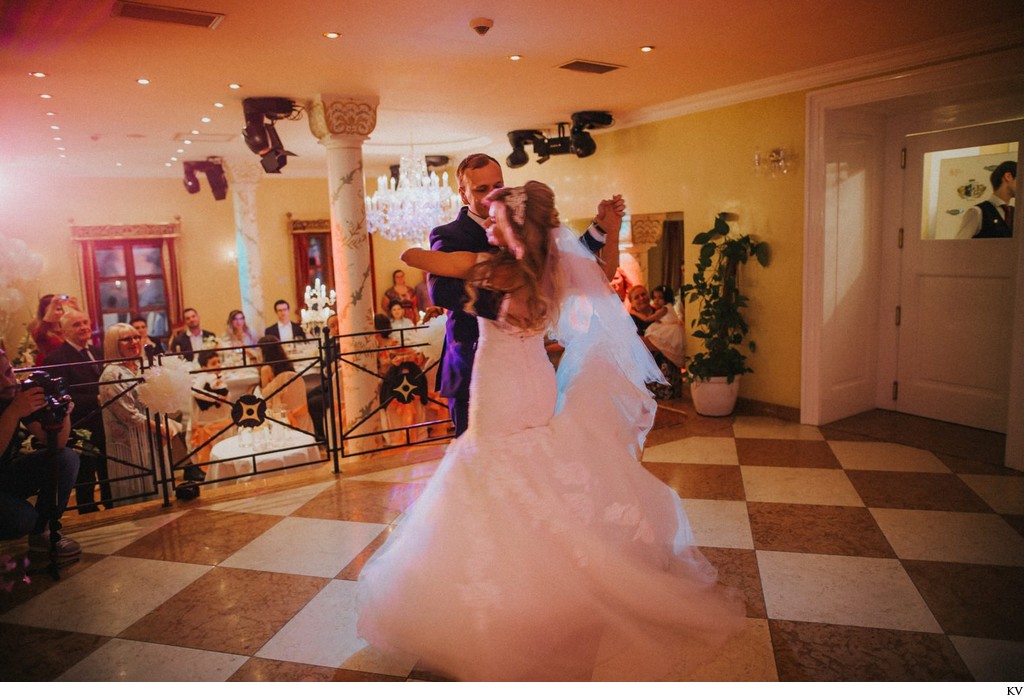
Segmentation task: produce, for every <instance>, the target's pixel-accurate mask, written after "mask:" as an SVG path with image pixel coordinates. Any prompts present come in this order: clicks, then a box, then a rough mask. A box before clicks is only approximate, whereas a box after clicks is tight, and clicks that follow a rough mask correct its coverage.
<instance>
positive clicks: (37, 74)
mask: <svg viewBox="0 0 1024 700" xmlns="http://www.w3.org/2000/svg"><path fill="white" fill-rule="evenodd" d="M29 75H31V76H32V77H33V78H45V77H46V73H43V72H42V71H36V72H35V73H29Z"/></svg>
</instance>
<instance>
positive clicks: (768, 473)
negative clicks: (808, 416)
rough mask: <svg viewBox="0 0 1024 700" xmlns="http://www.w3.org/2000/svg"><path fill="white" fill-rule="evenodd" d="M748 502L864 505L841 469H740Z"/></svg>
mask: <svg viewBox="0 0 1024 700" xmlns="http://www.w3.org/2000/svg"><path fill="white" fill-rule="evenodd" d="M740 470H741V472H742V474H743V489H744V491H745V492H746V495H747V500H748V501H765V502H768V503H803V504H808V505H821V506H862V505H864V502H863V501H861V498H860V496H859V495H858V494H857V490H856V489H855V488H853V484H851V483H850V480H849V479H848V478H847V477H846V474H844V473H843V472H842V470H839V469H808V468H804V467H740Z"/></svg>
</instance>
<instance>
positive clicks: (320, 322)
mask: <svg viewBox="0 0 1024 700" xmlns="http://www.w3.org/2000/svg"><path fill="white" fill-rule="evenodd" d="M336 296H337V295H336V294H335V293H334V290H333V289H332V290H331V292H330V294H328V293H327V287H326V286H325V285H324V283H323V282H321V281H320V278H319V277H318V278H317V280H316V282H315V283H314V284H313V286H309V285H306V294H305V296H304V298H303V299H304V301H305V303H306V308H304V309H302V330H304V331H306V335H307V336H318V335H320V334H321V333H323V332H324V328H326V327H327V319H329V318H330V317H331V315H332V314H333V313H334V312H333V311H332V310H331V307H332V306H334V303H335V301H336Z"/></svg>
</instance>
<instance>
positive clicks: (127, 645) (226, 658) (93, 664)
mask: <svg viewBox="0 0 1024 700" xmlns="http://www.w3.org/2000/svg"><path fill="white" fill-rule="evenodd" d="M248 660H249V657H248V656H238V655H237V654H222V653H219V652H215V651H203V650H202V649H186V648H185V647H172V646H165V645H163V644H150V643H148V642H135V641H131V640H128V639H111V640H110V641H109V642H107V643H106V644H104V645H103V646H101V647H100V648H99V649H97V650H96V651H94V652H93V653H92V654H89V656H87V657H85V658H84V659H82V660H81V661H79V662H78V663H77V664H75V665H74V666H72V667H71V668H69V669H68V670H67V671H65V672H64V673H63V674H62V675H60V676H59V677H58V678H57V679H56V680H58V681H129V682H153V681H156V682H175V681H179V682H180V681H193V682H206V683H211V682H216V681H225V680H227V679H228V678H230V677H231V675H232V674H233V673H235V671H237V670H238V669H239V668H241V667H242V664H244V663H245V662H246V661H248Z"/></svg>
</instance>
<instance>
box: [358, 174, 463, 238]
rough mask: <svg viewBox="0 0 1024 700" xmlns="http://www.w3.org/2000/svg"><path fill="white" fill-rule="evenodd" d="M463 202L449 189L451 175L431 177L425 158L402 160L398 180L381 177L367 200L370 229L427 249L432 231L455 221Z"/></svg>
mask: <svg viewBox="0 0 1024 700" xmlns="http://www.w3.org/2000/svg"><path fill="white" fill-rule="evenodd" d="M460 204H461V202H460V200H459V196H458V194H456V193H455V191H454V190H452V188H451V187H449V186H448V173H444V175H443V177H441V178H438V177H437V173H430V174H429V175H428V174H427V163H426V160H425V159H423V158H414V157H412V156H402V160H401V163H400V164H399V170H398V183H397V186H396V183H395V178H390V179H389V178H387V177H385V176H384V175H381V176H380V177H379V178H377V191H376V192H374V193H373V196H372V197H367V198H366V229H367V230H368V231H369V232H370V233H379V234H380V235H382V236H384V238H387V239H389V240H392V241H394V240H399V239H403V238H404V239H406V240H408V241H409V242H410V243H412V244H414V245H422V246H424V247H426V245H427V237H428V236H429V235H430V230H431V229H432V228H434V227H435V226H440V225H441V224H444V223H447V222H449V221H451V220H453V219H454V218H455V215H456V214H457V213H458V211H459V206H460Z"/></svg>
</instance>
